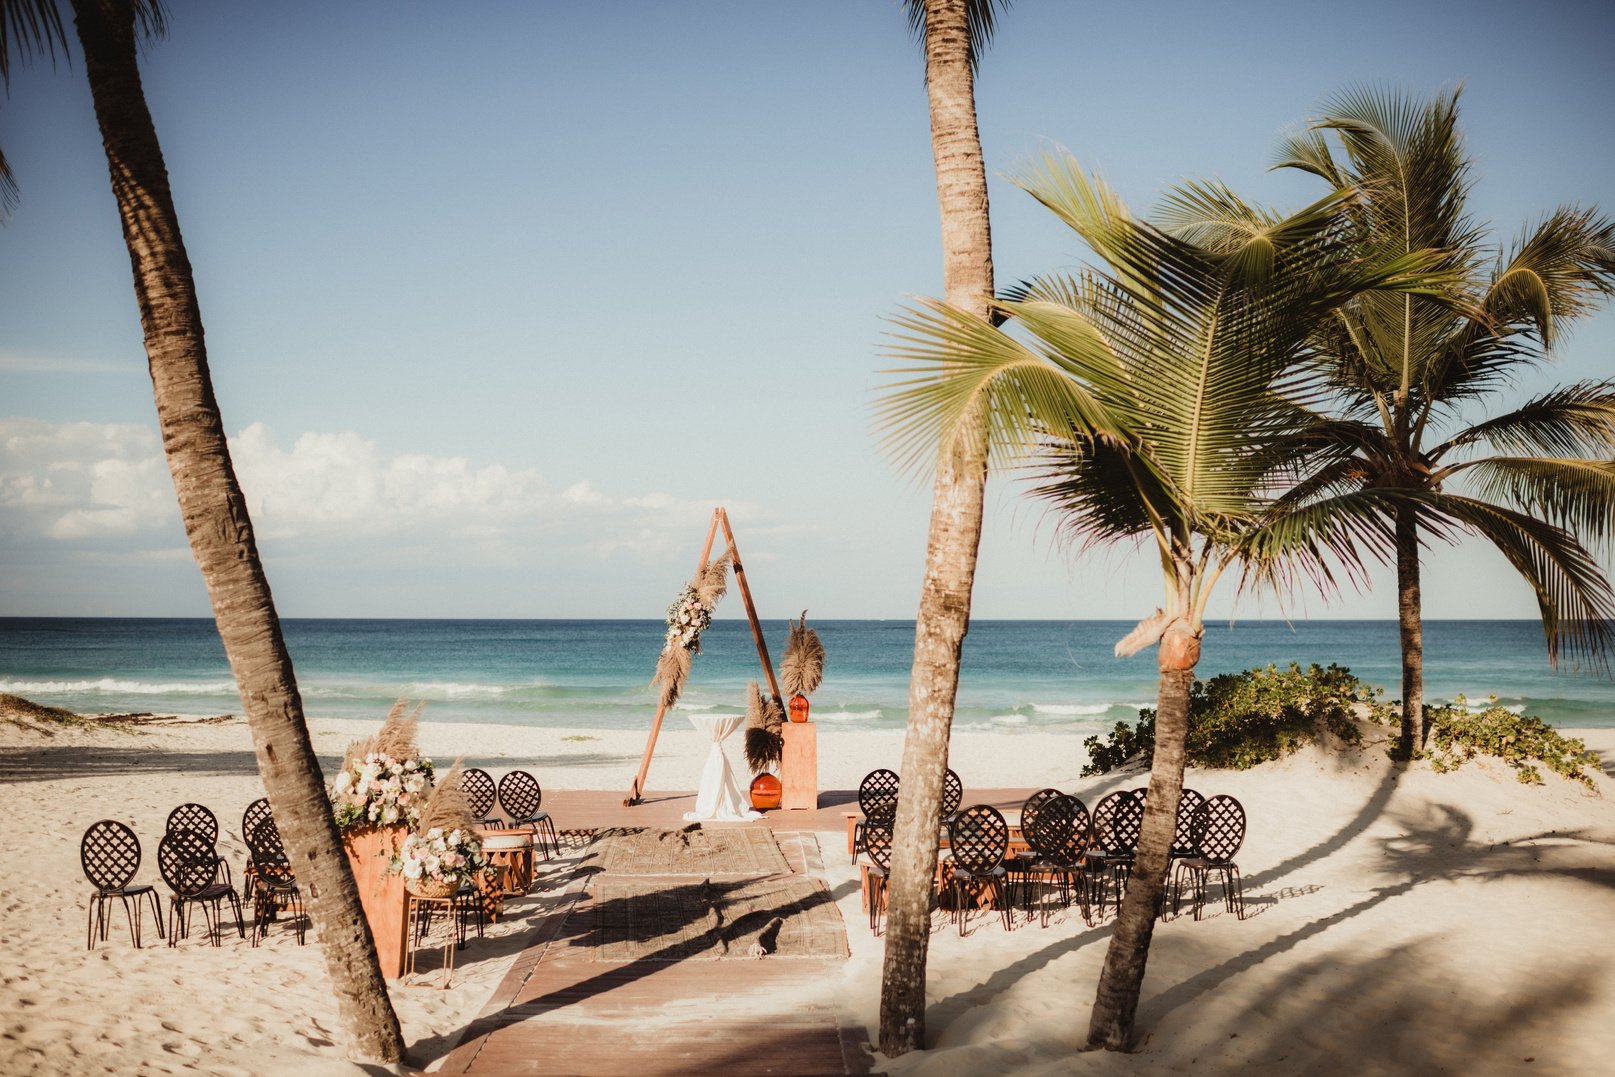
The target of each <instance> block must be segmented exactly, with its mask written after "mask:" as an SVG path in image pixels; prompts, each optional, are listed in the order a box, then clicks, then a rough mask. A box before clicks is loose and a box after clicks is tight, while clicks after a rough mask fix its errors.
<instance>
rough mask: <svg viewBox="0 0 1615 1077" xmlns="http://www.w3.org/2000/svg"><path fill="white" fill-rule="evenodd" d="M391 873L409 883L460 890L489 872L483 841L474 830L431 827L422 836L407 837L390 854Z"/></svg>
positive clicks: (409, 835)
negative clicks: (440, 885) (430, 883)
mask: <svg viewBox="0 0 1615 1077" xmlns="http://www.w3.org/2000/svg"><path fill="white" fill-rule="evenodd" d="M391 870H392V871H393V872H394V873H395V874H399V875H402V876H403V877H404V878H405V879H407V880H409V881H410V882H417V883H419V882H435V883H443V884H445V885H447V886H453V887H459V886H461V885H463V884H466V883H473V882H475V881H476V878H477V876H478V875H480V874H482V873H483V872H485V871H487V870H488V858H487V857H486V856H484V855H483V852H482V840H481V839H480V838H478V837H477V835H476V832H475V831H473V830H465V829H462V828H460V827H455V828H453V829H452V830H447V831H445V830H444V829H443V828H442V827H439V826H434V827H432V828H431V829H430V830H428V831H426V833H424V834H414V833H411V834H408V835H406V836H405V837H404V843H403V845H402V846H400V847H399V849H398V852H397V853H395V854H394V855H393V858H392V865H391Z"/></svg>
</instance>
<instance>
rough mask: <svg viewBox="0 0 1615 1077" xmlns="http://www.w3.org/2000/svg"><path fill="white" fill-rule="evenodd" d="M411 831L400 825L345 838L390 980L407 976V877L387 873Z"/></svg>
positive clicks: (383, 969)
mask: <svg viewBox="0 0 1615 1077" xmlns="http://www.w3.org/2000/svg"><path fill="white" fill-rule="evenodd" d="M408 832H409V830H408V828H407V827H404V826H402V825H400V826H390V827H384V828H381V829H377V828H375V827H365V828H364V829H362V830H350V831H348V832H347V833H345V834H343V835H342V845H343V847H344V848H345V849H347V852H348V865H349V866H350V867H351V868H352V869H353V879H354V881H355V882H356V883H358V884H359V901H360V903H361V904H363V905H364V915H365V919H366V920H367V921H369V923H370V934H371V936H372V937H373V938H374V939H375V940H376V956H377V957H378V958H380V959H381V974H382V975H383V976H385V977H387V978H388V979H389V980H396V979H397V978H398V977H400V976H402V975H403V974H404V877H403V876H402V875H389V874H387V864H388V862H389V861H390V860H391V858H392V854H393V851H394V850H395V849H396V848H397V847H398V846H400V845H402V844H403V841H404V835H405V834H407V833H408Z"/></svg>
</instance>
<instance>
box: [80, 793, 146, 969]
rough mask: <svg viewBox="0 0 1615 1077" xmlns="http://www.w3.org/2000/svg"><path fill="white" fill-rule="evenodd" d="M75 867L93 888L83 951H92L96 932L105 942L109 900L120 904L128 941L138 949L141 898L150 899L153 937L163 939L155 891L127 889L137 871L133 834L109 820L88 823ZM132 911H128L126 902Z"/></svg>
mask: <svg viewBox="0 0 1615 1077" xmlns="http://www.w3.org/2000/svg"><path fill="white" fill-rule="evenodd" d="M79 866H80V867H82V868H83V869H84V877H85V878H86V879H88V880H89V881H90V885H91V886H93V887H95V893H94V894H92V895H91V896H90V914H89V918H88V919H89V927H88V929H87V934H88V937H87V938H86V939H85V942H84V948H85V949H86V950H93V949H95V936H96V933H97V929H99V932H100V935H101V941H102V942H106V941H107V927H108V921H109V920H111V917H110V916H108V915H107V905H108V904H109V903H110V902H111V901H112V899H113V898H117V899H118V900H119V901H121V902H123V914H124V916H125V918H127V919H128V921H129V937H130V939H131V940H132V941H133V942H134V944H135V949H137V950H138V949H140V924H141V913H142V911H143V910H142V909H141V905H140V899H141V898H142V897H145V898H149V899H151V911H152V916H153V918H154V919H155V920H156V921H157V937H158V938H163V937H164V936H163V907H162V903H161V902H160V901H159V900H158V897H157V890H156V888H155V887H153V886H151V885H150V884H149V883H140V884H138V885H135V886H131V885H130V880H132V879H133V878H134V877H135V872H137V871H139V870H140V839H139V838H137V837H135V832H134V831H133V830H130V829H129V828H128V827H126V826H124V825H123V824H122V823H120V822H117V821H116V820H113V819H102V820H101V821H100V822H96V823H91V824H90V826H89V828H88V829H87V830H85V831H84V837H83V838H82V839H81V840H80V841H79ZM131 901H133V902H134V907H133V908H132V909H131V908H130V902H131Z"/></svg>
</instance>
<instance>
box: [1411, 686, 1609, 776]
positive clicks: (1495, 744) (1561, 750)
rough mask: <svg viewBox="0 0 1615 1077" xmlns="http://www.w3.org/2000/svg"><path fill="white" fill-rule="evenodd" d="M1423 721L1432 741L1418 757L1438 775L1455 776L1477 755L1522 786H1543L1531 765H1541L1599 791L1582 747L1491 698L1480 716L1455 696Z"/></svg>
mask: <svg viewBox="0 0 1615 1077" xmlns="http://www.w3.org/2000/svg"><path fill="white" fill-rule="evenodd" d="M1425 718H1426V720H1427V721H1428V722H1429V723H1430V737H1429V739H1428V741H1426V743H1425V748H1424V752H1423V753H1422V754H1423V755H1424V757H1425V758H1427V759H1429V760H1430V765H1431V766H1432V767H1434V768H1435V769H1436V770H1438V771H1443V772H1445V771H1450V770H1457V769H1458V768H1459V767H1461V766H1463V765H1464V764H1465V763H1466V762H1468V761H1469V760H1471V759H1473V758H1475V756H1477V755H1489V756H1494V757H1496V758H1498V759H1501V760H1502V761H1503V762H1505V763H1507V764H1508V765H1509V766H1510V767H1512V768H1514V776H1515V777H1516V778H1518V779H1519V780H1520V782H1521V783H1523V784H1525V785H1541V784H1542V772H1541V771H1540V770H1538V769H1537V767H1536V765H1535V764H1536V763H1541V764H1543V765H1544V766H1546V767H1547V768H1548V769H1549V770H1551V771H1553V772H1554V773H1555V774H1562V775H1564V776H1565V777H1566V778H1569V779H1570V780H1571V781H1575V782H1580V783H1581V784H1582V785H1585V786H1586V787H1587V788H1588V789H1593V790H1596V789H1597V788H1598V787H1597V785H1596V784H1594V782H1593V777H1592V775H1591V774H1590V773H1588V772H1587V770H1585V769H1584V768H1587V767H1593V768H1596V767H1597V766H1598V756H1597V755H1596V754H1595V753H1593V752H1590V751H1588V750H1587V745H1586V743H1585V742H1583V741H1580V740H1577V739H1575V738H1574V737H1566V736H1564V735H1563V734H1561V733H1560V732H1559V731H1558V730H1556V729H1554V728H1553V727H1552V726H1550V725H1549V724H1548V723H1546V722H1544V721H1543V720H1542V719H1540V718H1537V717H1534V716H1532V715H1529V714H1515V713H1514V712H1513V711H1511V710H1509V709H1508V708H1507V707H1499V706H1497V703H1496V697H1495V696H1494V697H1493V698H1492V705H1491V706H1488V707H1486V708H1484V709H1483V710H1472V709H1470V707H1469V706H1468V704H1467V700H1465V699H1464V697H1463V696H1459V697H1458V698H1457V700H1456V701H1455V702H1454V704H1453V705H1452V706H1450V707H1426V708H1425ZM1533 761H1534V762H1533Z"/></svg>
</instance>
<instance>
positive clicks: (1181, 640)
mask: <svg viewBox="0 0 1615 1077" xmlns="http://www.w3.org/2000/svg"><path fill="white" fill-rule="evenodd" d="M1199 661H1200V635H1199V633H1198V632H1196V631H1195V630H1194V629H1192V628H1190V627H1189V625H1188V624H1186V623H1185V622H1184V621H1182V620H1178V621H1174V622H1173V623H1172V624H1171V626H1169V627H1168V628H1167V630H1166V634H1165V635H1164V636H1162V637H1161V643H1160V654H1159V657H1158V665H1159V668H1160V671H1161V682H1160V689H1159V692H1158V695H1157V697H1156V703H1155V761H1154V763H1152V764H1151V766H1150V784H1149V794H1148V795H1147V796H1146V798H1145V801H1144V827H1143V830H1142V832H1141V833H1140V834H1139V839H1138V851H1137V853H1136V855H1135V857H1134V860H1133V868H1132V872H1131V873H1130V874H1129V876H1128V879H1127V895H1126V897H1124V898H1123V899H1122V904H1121V908H1120V909H1119V910H1118V911H1117V913H1116V927H1115V930H1114V931H1113V932H1112V933H1111V936H1110V948H1109V949H1107V950H1106V951H1105V965H1104V968H1103V969H1101V970H1100V973H1099V990H1098V992H1097V994H1096V995H1095V997H1094V1004H1093V1013H1092V1015H1091V1016H1090V1017H1089V1020H1088V1047H1089V1048H1090V1049H1092V1048H1099V1047H1103V1048H1105V1049H1106V1050H1110V1051H1124V1050H1126V1049H1127V1048H1128V1046H1129V1045H1130V1043H1131V1041H1132V1037H1133V1018H1134V1016H1135V1015H1136V1014H1137V1012H1138V996H1139V992H1140V991H1141V990H1142V988H1143V986H1144V965H1145V962H1147V961H1148V960H1149V956H1150V938H1151V937H1152V936H1153V934H1154V932H1155V921H1156V919H1157V918H1159V916H1160V915H1161V902H1162V900H1163V899H1164V898H1165V896H1166V873H1167V868H1168V866H1169V865H1170V862H1171V853H1172V838H1173V836H1174V835H1175V833H1176V831H1177V819H1178V801H1179V799H1180V798H1181V796H1182V793H1183V768H1184V764H1185V760H1186V753H1185V745H1186V743H1187V741H1188V732H1189V690H1190V688H1191V687H1192V686H1193V684H1194V667H1195V665H1196V664H1198V663H1199Z"/></svg>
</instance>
